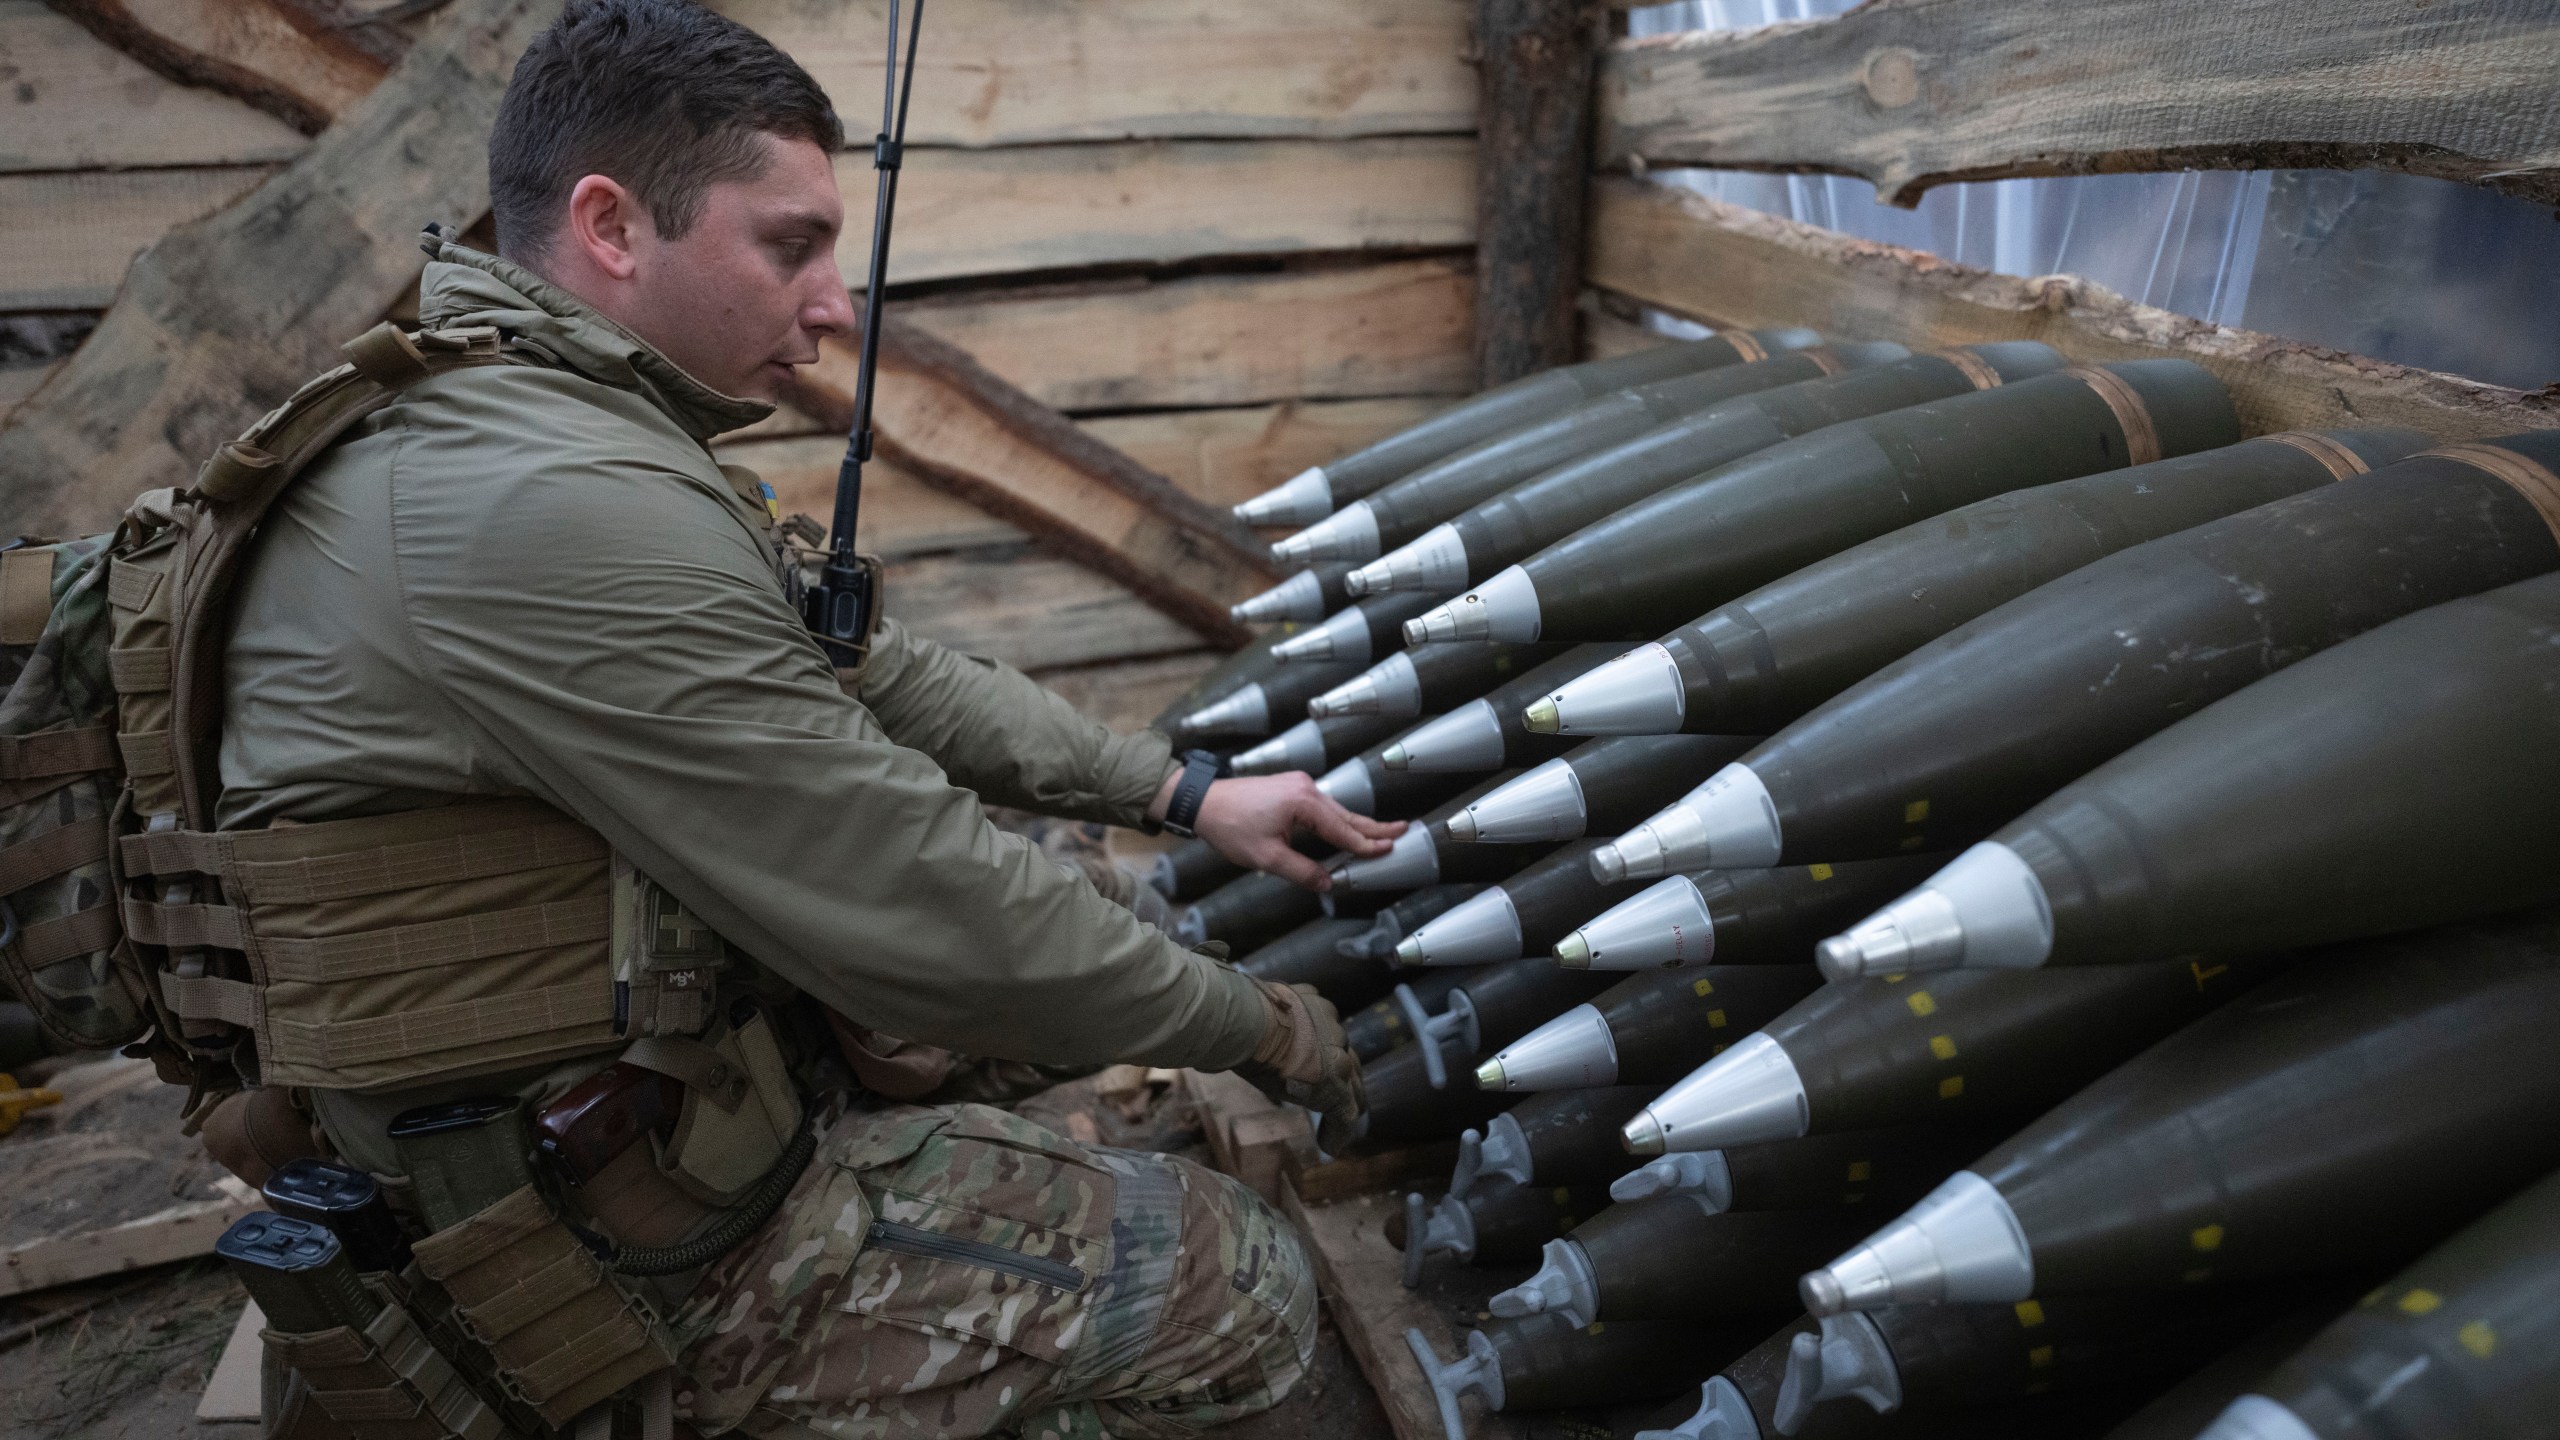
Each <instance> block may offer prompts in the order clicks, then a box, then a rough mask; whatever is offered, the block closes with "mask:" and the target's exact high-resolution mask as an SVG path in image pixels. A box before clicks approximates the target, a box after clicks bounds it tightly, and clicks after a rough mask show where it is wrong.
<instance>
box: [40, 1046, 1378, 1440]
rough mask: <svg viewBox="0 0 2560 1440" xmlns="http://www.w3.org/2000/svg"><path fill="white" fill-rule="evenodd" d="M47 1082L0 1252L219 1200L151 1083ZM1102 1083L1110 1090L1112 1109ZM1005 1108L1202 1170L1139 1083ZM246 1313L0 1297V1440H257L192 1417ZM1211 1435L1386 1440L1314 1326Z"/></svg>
mask: <svg viewBox="0 0 2560 1440" xmlns="http://www.w3.org/2000/svg"><path fill="white" fill-rule="evenodd" d="M47 1072H50V1073H52V1074H53V1080H52V1083H55V1084H58V1085H60V1086H62V1087H63V1088H64V1090H65V1092H66V1094H67V1096H68V1099H67V1101H66V1103H65V1104H64V1105H62V1106H60V1107H57V1108H56V1109H54V1110H50V1111H38V1112H35V1113H34V1115H32V1116H31V1117H30V1118H29V1119H27V1120H26V1121H24V1122H22V1123H21V1124H20V1125H19V1126H18V1128H17V1130H16V1131H15V1132H14V1133H12V1134H10V1135H7V1136H0V1246H5V1245H15V1244H19V1243H23V1242H24V1241H26V1240H30V1239H35V1238H39V1237H41V1236H45V1235H54V1234H64V1233H72V1232H76V1231H80V1230H85V1229H90V1228H94V1227H96V1226H98V1225H102V1224H113V1223H116V1222H118V1221H122V1220H128V1219H133V1218H136V1217H138V1216H141V1215H147V1214H150V1213H152V1212H153V1211H156V1210H160V1209H164V1208H166V1207H168V1206H169V1205H172V1204H176V1203H179V1202H180V1201H183V1200H193V1199H206V1198H211V1197H212V1196H213V1195H214V1194H215V1193H216V1192H215V1191H214V1190H213V1189H212V1180H213V1176H214V1174H215V1173H216V1172H215V1169H214V1167H213V1165H212V1162H211V1161H210V1160H208V1159H206V1158H205V1156H204V1154H203V1151H202V1149H201V1147H200V1146H198V1145H197V1144H196V1143H195V1142H194V1141H192V1140H187V1139H185V1138H184V1137H181V1136H179V1135H178V1133H177V1120H176V1111H177V1107H178V1095H177V1092H176V1091H174V1090H172V1089H169V1088H167V1087H164V1086H162V1085H160V1084H158V1083H157V1081H156V1080H153V1079H152V1078H151V1077H150V1075H149V1072H148V1069H147V1067H146V1068H142V1069H141V1070H139V1072H138V1073H137V1071H136V1069H135V1067H133V1066H132V1065H131V1064H128V1063H125V1062H115V1061H108V1062H106V1063H104V1064H89V1065H82V1066H77V1067H74V1066H69V1065H63V1064H59V1063H56V1064H50V1065H48V1066H46V1067H45V1071H44V1072H36V1073H31V1074H30V1075H29V1076H22V1077H20V1078H22V1079H25V1080H27V1081H28V1082H29V1083H36V1081H37V1079H38V1078H39V1077H40V1075H41V1074H42V1073H47ZM1133 1079H1134V1080H1137V1081H1138V1082H1139V1083H1137V1084H1135V1085H1134V1086H1132V1085H1130V1083H1129V1082H1130V1081H1131V1080H1133ZM1106 1084H1109V1085H1113V1086H1116V1087H1118V1088H1117V1089H1115V1090H1114V1092H1113V1094H1112V1095H1111V1096H1109V1097H1108V1098H1106V1096H1105V1095H1104V1094H1103V1088H1104V1086H1105V1085H1106ZM1018 1108H1019V1109H1021V1110H1022V1111H1023V1112H1024V1113H1025V1114H1028V1115H1031V1116H1033V1117H1034V1118H1037V1119H1039V1120H1040V1121H1041V1122H1042V1123H1044V1124H1048V1125H1050V1126H1052V1127H1054V1128H1057V1129H1059V1130H1062V1131H1065V1132H1067V1133H1069V1134H1073V1135H1076V1136H1077V1137H1078V1138H1080V1139H1086V1140H1093V1141H1099V1142H1101V1143H1104V1144H1111V1145H1123V1146H1130V1147H1133V1148H1144V1149H1153V1150H1164V1151H1170V1152H1172V1153H1177V1154H1183V1155H1187V1156H1190V1157H1191V1158H1193V1159H1198V1160H1201V1161H1202V1162H1203V1163H1206V1161H1207V1150H1206V1147H1205V1146H1203V1145H1202V1144H1201V1139H1200V1133H1199V1130H1198V1128H1197V1126H1196V1124H1195V1123H1194V1122H1193V1120H1192V1117H1191V1116H1190V1114H1189V1112H1188V1108H1187V1106H1185V1105H1184V1104H1182V1103H1181V1102H1180V1101H1178V1100H1176V1099H1174V1098H1172V1097H1170V1096H1169V1095H1168V1094H1167V1093H1166V1089H1165V1087H1164V1085H1163V1084H1162V1083H1161V1082H1159V1083H1157V1084H1153V1085H1149V1084H1146V1083H1144V1081H1143V1072H1138V1073H1136V1074H1133V1073H1131V1072H1129V1071H1126V1070H1123V1071H1120V1072H1106V1074H1105V1075H1104V1076H1101V1077H1095V1078H1091V1079H1086V1080H1080V1081H1075V1082H1072V1083H1069V1084H1066V1085H1061V1086H1058V1087H1056V1088H1055V1089H1053V1090H1050V1091H1047V1092H1045V1093H1043V1094H1040V1095H1036V1096H1033V1097H1032V1098H1030V1099H1029V1100H1026V1101H1024V1102H1023V1103H1022V1104H1021V1105H1020V1106H1019V1107H1018ZM247 1299H248V1297H247V1296H246V1294H244V1293H243V1292H242V1290H241V1289H240V1286H239V1284H238V1283H237V1282H236V1281H234V1280H233V1279H232V1278H231V1277H230V1276H229V1274H227V1273H226V1272H225V1271H224V1270H223V1269H222V1268H221V1267H220V1265H219V1264H218V1263H217V1262H215V1261H213V1260H211V1259H210V1258H208V1259H203V1260H197V1261H191V1262H188V1263H185V1264H180V1265H171V1266H162V1267H159V1268H157V1269H153V1270H148V1271H141V1272H136V1273H134V1274H129V1275H120V1276H113V1277H109V1278H107V1279H104V1280H99V1281H93V1282H89V1283H87V1284H83V1285H74V1286H64V1287H59V1288H57V1289H54V1290H50V1291H46V1292H43V1293H40V1294H36V1295H26V1296H15V1297H11V1298H8V1299H0V1375H5V1376H6V1377H7V1378H6V1380H5V1382H0V1440H172V1437H177V1440H253V1437H254V1436H255V1434H256V1432H257V1427H256V1426H255V1425H250V1424H241V1423H228V1424H211V1423H203V1422H199V1421H197V1420H196V1418H195V1408H196V1401H197V1398H198V1396H199V1395H200V1394H201V1393H202V1392H203V1390H204V1385H205V1380H206V1378H207V1377H208V1376H209V1375H210V1374H211V1372H212V1369H213V1365H214V1362H215V1360H216V1359H217V1358H219V1356H220V1354H221V1351H222V1346H223V1342H224V1341H225V1340H226V1339H227V1338H228V1337H229V1335H230V1333H231V1327H232V1325H233V1323H234V1321H236V1320H237V1319H238V1317H239V1314H240V1310H241V1307H242V1306H243V1305H245V1304H246V1303H247ZM1215 1433H1216V1434H1217V1435H1218V1436H1219V1437H1221V1440H1300V1437H1306V1436H1323V1437H1327V1440H1335V1437H1339V1440H1387V1437H1388V1436H1390V1435H1391V1434H1392V1431H1391V1430H1390V1429H1389V1428H1388V1425H1387V1419H1386V1414H1385V1412H1384V1411H1383V1410H1381V1409H1380V1408H1379V1406H1378V1401H1377V1397H1376V1396H1375V1395H1373V1394H1372V1393H1371V1392H1370V1390H1369V1386H1368V1383H1367V1382H1366V1381H1365V1380H1363V1379H1362V1378H1361V1376H1360V1373H1359V1370H1358V1369H1357V1367H1356V1366H1354V1365H1353V1363H1352V1361H1351V1358H1350V1356H1349V1354H1348V1353H1347V1352H1346V1351H1345V1350H1344V1349H1343V1347H1342V1343H1341V1340H1340V1337H1339V1336H1338V1335H1337V1334H1336V1333H1335V1331H1334V1329H1333V1326H1332V1324H1331V1321H1330V1318H1329V1317H1327V1318H1326V1320H1325V1322H1324V1324H1323V1326H1322V1330H1321V1332H1320V1335H1319V1339H1318V1344H1317V1353H1316V1363H1315V1365H1314V1367H1313V1369H1312V1370H1311V1371H1310V1372H1309V1374H1308V1375H1307V1378H1306V1379H1305V1381H1304V1382H1302V1383H1301V1384H1300V1385H1299V1386H1298V1388H1297V1390H1296V1391H1295V1392H1293V1393H1292V1394H1291V1395H1290V1397H1289V1399H1288V1400H1287V1401H1286V1402H1285V1403H1283V1404H1282V1405H1281V1406H1280V1407H1279V1408H1277V1409H1275V1410H1273V1411H1271V1412H1270V1413H1268V1414H1265V1415H1260V1416H1257V1417H1255V1418H1253V1419H1251V1420H1248V1421H1245V1422H1242V1423H1240V1424H1236V1425H1231V1426H1227V1427H1225V1428H1224V1429H1222V1430H1219V1431H1217V1432H1215Z"/></svg>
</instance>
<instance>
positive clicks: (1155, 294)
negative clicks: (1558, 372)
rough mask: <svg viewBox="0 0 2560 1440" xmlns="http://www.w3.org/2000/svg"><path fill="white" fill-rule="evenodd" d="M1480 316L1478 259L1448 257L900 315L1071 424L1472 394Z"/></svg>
mask: <svg viewBox="0 0 2560 1440" xmlns="http://www.w3.org/2000/svg"><path fill="white" fill-rule="evenodd" d="M899 243H900V245H902V246H903V245H904V244H905V243H906V237H905V235H904V233H903V231H902V232H901V234H900V236H899ZM1474 306H1475V291H1474V285H1473V282H1472V281H1471V279H1470V278H1469V276H1468V274H1467V267H1466V264H1465V262H1464V261H1463V260H1459V259H1456V258H1438V259H1426V260H1393V261H1386V262H1381V263H1376V264H1363V265H1348V266H1327V267H1324V268H1319V269H1306V270H1290V271H1282V272H1279V273H1276V274H1248V275H1195V276H1188V277H1184V278H1181V279H1173V280H1156V281H1148V280H1142V279H1135V278H1131V279H1125V280H1115V281H1103V282H1094V283H1090V284H1082V285H1060V286H1044V287H1037V288H1028V289H1022V290H1012V291H999V292H995V293H989V292H985V291H975V292H963V293H958V294H951V295H940V296H934V297H930V298H926V299H919V300H915V301H911V302H904V303H901V304H900V305H899V306H898V313H899V315H901V316H902V317H904V318H905V319H907V320H909V321H912V322H913V323H914V324H915V325H916V326H917V328H919V329H922V330H924V331H926V332H928V333H930V334H933V335H936V336H939V337H940V338H942V339H944V340H947V341H949V342H951V343H952V344H954V345H957V346H959V347H960V348H961V349H963V350H966V351H968V352H969V353H970V354H971V355H974V356H976V357H977V360H978V363H979V364H981V365H984V366H986V367H987V368H988V369H990V370H992V371H994V372H995V373H997V374H998V375H1001V376H1003V377H1004V378H1005V379H1006V380H1008V381H1011V382H1012V383H1013V384H1015V385H1018V386H1020V387H1021V388H1022V389H1023V390H1024V391H1025V392H1026V393H1028V394H1029V395H1030V396H1031V397H1032V398H1033V399H1035V400H1038V401H1039V402H1040V403H1042V404H1044V405H1050V406H1054V407H1056V408H1057V409H1060V410H1064V411H1068V412H1070V413H1073V412H1075V411H1079V410H1149V409H1157V408H1162V407H1170V406H1180V405H1253V404H1259V403H1262V402H1265V401H1272V400H1294V399H1307V398H1319V397H1321V398H1327V399H1347V398H1352V397H1358V396H1369V395H1462V394H1465V393H1467V392H1468V391H1470V390H1472V389H1473V388H1474V368H1473V367H1474V361H1473V358H1472V357H1471V356H1470V355H1469V354H1468V349H1467V345H1468V335H1469V333H1470V331H1471V330H1472V328H1473V325H1474Z"/></svg>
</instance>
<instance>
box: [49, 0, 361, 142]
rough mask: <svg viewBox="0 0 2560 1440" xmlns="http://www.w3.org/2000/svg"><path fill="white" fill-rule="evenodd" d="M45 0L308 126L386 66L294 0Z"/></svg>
mask: <svg viewBox="0 0 2560 1440" xmlns="http://www.w3.org/2000/svg"><path fill="white" fill-rule="evenodd" d="M50 3H51V4H52V5H53V8H54V9H56V10H59V11H61V12H62V13H63V14H64V15H66V16H69V17H70V18H71V19H72V20H74V21H77V22H78V23H79V24H80V25H82V26H84V27H85V28H87V29H88V31H89V32H90V33H91V34H93V35H96V36H97V37H98V38H99V39H101V40H104V41H106V42H107V43H108V44H110V45H113V46H114V47H116V48H117V49H119V50H122V51H123V52H125V53H126V54H128V55H130V56H132V57H133V58H134V59H136V60H139V61H141V62H142V63H143V64H145V65H148V66H150V67H151V68H152V69H154V70H157V71H159V72H160V73H161V74H163V75H166V76H167V77H169V78H170V79H172V80H175V81H178V82H179V83H181V84H185V85H202V86H205V87H207V88H209V89H214V90H220V91H222V92H224V93H225V94H229V95H233V96H236V97H238V98H239V99H242V100H245V101H247V102H248V103H250V104H251V105H255V106H256V107H258V108H259V109H261V110H264V111H266V112H267V113H268V114H270V115H273V116H275V117H276V118H277V119H279V120H282V121H284V122H285V123H286V124H288V125H291V126H292V127H294V128H295V129H297V130H299V131H301V132H302V133H303V134H305V135H317V134H319V133H320V132H321V131H322V130H323V129H325V128H327V127H328V125H329V122H330V121H332V120H335V119H337V118H338V116H339V115H341V114H343V113H344V112H346V111H347V110H348V109H350V108H352V107H353V106H354V105H355V103H356V102H357V101H359V100H362V99H363V98H364V97H365V96H366V94H368V93H369V92H371V91H372V89H373V87H374V83H375V82H376V81H378V80H380V79H381V78H382V76H383V72H384V71H386V70H388V69H389V68H390V67H389V66H388V65H386V64H385V63H384V62H383V59H382V57H381V56H379V55H377V54H375V53H373V51H372V50H371V49H369V48H368V47H366V46H364V45H361V44H359V43H358V42H357V41H356V40H355V38H354V37H353V36H352V35H350V34H349V33H348V32H347V31H345V30H343V29H340V28H339V27H337V26H334V25H331V24H329V23H327V22H326V21H325V20H323V19H322V18H321V17H320V15H319V14H318V13H316V12H315V11H314V10H312V9H306V8H304V7H303V6H300V5H297V4H295V3H293V0H50ZM392 38H393V39H394V40H395V42H396V36H394V37H392Z"/></svg>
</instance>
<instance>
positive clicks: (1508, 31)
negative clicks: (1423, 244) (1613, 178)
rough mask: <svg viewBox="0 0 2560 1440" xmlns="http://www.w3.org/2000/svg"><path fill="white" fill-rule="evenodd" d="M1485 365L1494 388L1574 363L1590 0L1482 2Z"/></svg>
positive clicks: (1480, 277) (1479, 207)
mask: <svg viewBox="0 0 2560 1440" xmlns="http://www.w3.org/2000/svg"><path fill="white" fill-rule="evenodd" d="M1477 34H1478V37H1479V43H1480V44H1481V46H1482V49H1483V54H1484V59H1483V61H1482V65H1481V73H1482V76H1483V91H1484V105H1483V121H1482V137H1481V139H1480V141H1479V143H1478V145H1477V148H1476V375H1477V379H1478V381H1479V382H1480V383H1482V384H1484V385H1486V386H1488V387H1490V386H1494V385H1500V384H1503V383H1504V382H1506V381H1511V380H1517V379H1519V378H1520V377H1521V376H1523V375H1527V374H1530V373H1531V372H1533V371H1538V370H1545V369H1549V368H1551V367H1553V366H1557V365H1564V364H1568V363H1570V362H1571V361H1572V360H1573V359H1574V350H1575V313H1574V303H1575V301H1576V300H1578V299H1579V298H1580V296H1581V293H1582V234H1583V221H1582V206H1583V194H1584V190H1585V188H1586V186H1585V166H1586V164H1587V160H1586V157H1587V156H1588V154H1589V152H1590V134H1591V61H1592V52H1593V49H1594V48H1595V46H1596V45H1597V43H1598V38H1599V36H1598V32H1597V30H1596V28H1595V27H1594V26H1593V24H1592V23H1591V16H1590V13H1589V12H1588V11H1587V10H1585V9H1584V7H1583V6H1582V4H1581V3H1580V0H1481V4H1480V6H1479V8H1478V12H1477Z"/></svg>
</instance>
